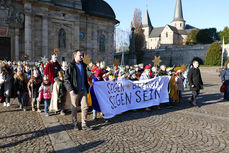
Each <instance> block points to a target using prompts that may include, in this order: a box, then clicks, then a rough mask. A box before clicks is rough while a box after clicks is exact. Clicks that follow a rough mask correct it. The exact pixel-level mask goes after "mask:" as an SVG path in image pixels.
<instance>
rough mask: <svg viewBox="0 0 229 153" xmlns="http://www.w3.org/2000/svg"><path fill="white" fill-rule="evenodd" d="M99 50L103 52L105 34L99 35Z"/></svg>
mask: <svg viewBox="0 0 229 153" xmlns="http://www.w3.org/2000/svg"><path fill="white" fill-rule="evenodd" d="M99 51H100V52H105V35H104V34H101V35H100V36H99Z"/></svg>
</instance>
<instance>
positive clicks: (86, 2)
mask: <svg viewBox="0 0 229 153" xmlns="http://www.w3.org/2000/svg"><path fill="white" fill-rule="evenodd" d="M39 1H41V2H48V3H53V4H54V5H57V6H62V7H68V8H73V9H78V10H79V9H80V10H83V11H85V13H86V14H89V15H93V16H98V17H103V18H109V19H113V20H116V19H115V18H116V16H115V13H114V11H113V9H112V8H111V6H110V5H109V4H108V3H106V2H105V1H104V0H39ZM80 3H81V4H80ZM79 6H82V7H81V8H79ZM116 21H117V20H116ZM117 22H118V21H117Z"/></svg>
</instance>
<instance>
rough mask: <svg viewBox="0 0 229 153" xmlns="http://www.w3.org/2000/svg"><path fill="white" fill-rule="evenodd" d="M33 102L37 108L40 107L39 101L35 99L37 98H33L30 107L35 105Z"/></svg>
mask: <svg viewBox="0 0 229 153" xmlns="http://www.w3.org/2000/svg"><path fill="white" fill-rule="evenodd" d="M35 102H37V109H40V102H39V101H38V100H37V98H33V100H32V108H34V107H35Z"/></svg>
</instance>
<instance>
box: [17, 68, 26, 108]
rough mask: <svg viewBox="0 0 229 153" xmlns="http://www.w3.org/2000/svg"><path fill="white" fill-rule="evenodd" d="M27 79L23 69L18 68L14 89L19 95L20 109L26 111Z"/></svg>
mask: <svg viewBox="0 0 229 153" xmlns="http://www.w3.org/2000/svg"><path fill="white" fill-rule="evenodd" d="M27 82H28V81H27V78H26V76H25V74H24V73H23V68H22V67H18V68H17V73H16V74H15V75H14V87H15V90H16V93H17V95H18V102H19V106H20V109H23V110H24V111H26V97H25V96H26V92H27Z"/></svg>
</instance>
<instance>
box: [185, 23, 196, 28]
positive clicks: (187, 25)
mask: <svg viewBox="0 0 229 153" xmlns="http://www.w3.org/2000/svg"><path fill="white" fill-rule="evenodd" d="M185 29H197V28H196V27H193V26H191V25H189V24H186V25H185Z"/></svg>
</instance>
